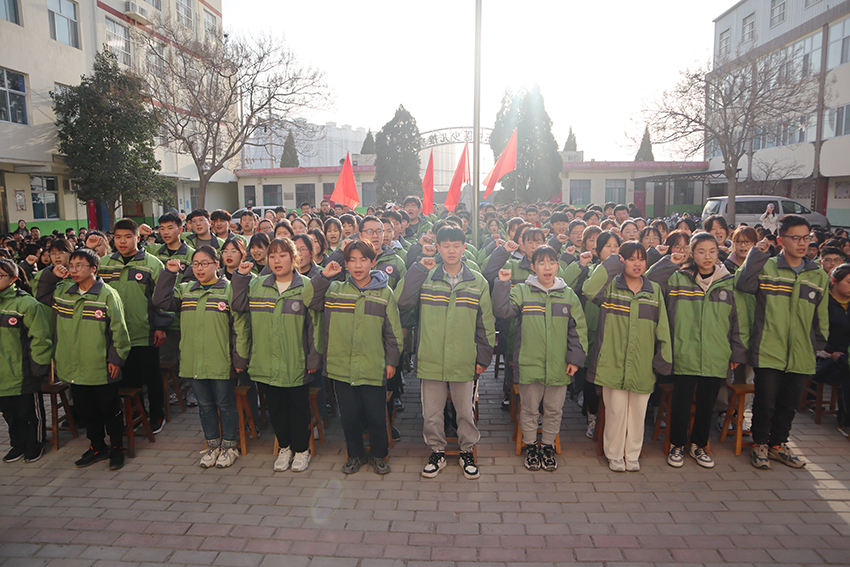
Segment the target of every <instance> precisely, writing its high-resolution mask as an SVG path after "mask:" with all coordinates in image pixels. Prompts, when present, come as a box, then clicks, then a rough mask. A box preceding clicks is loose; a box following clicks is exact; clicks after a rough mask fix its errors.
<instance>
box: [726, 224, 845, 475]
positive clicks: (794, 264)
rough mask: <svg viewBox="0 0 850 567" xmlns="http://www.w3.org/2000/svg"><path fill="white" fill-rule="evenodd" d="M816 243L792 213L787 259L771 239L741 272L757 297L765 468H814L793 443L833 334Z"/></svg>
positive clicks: (755, 458) (756, 402)
mask: <svg viewBox="0 0 850 567" xmlns="http://www.w3.org/2000/svg"><path fill="white" fill-rule="evenodd" d="M810 240H811V236H810V227H809V222H808V221H807V220H806V219H805V218H804V217H801V216H800V215H785V216H784V217H782V218H781V219H779V243H780V245H781V246H782V251H781V252H780V253H779V255H778V256H776V257H775V258H771V257H770V254H769V252H768V250H769V249H770V242H769V241H768V240H767V239H763V240H761V241H760V242H759V243H758V244H757V245H756V246H755V247H753V248H751V249H750V252H749V254H747V259H746V261H745V262H744V265H743V266H742V267H741V269H740V270H738V272H737V273H736V274H735V287H736V288H737V289H738V290H740V291H743V292H745V293H751V294H754V295H755V297H756V308H755V314H754V320H753V321H752V337H751V341H750V358H749V364H750V366H752V367H753V369H754V370H755V374H756V378H755V386H756V391H755V396H754V398H753V425H752V435H753V453H752V464H753V466H754V467H756V468H757V469H769V468H770V459H773V460H775V461H779V462H780V463H783V464H785V465H788V466H789V467H793V468H800V467H804V466H805V465H806V463H805V461H803V460H802V459H800V457H798V456H797V455H795V454H794V452H793V451H792V450H791V448H790V447H789V446H788V436H789V435H790V433H791V424H792V422H793V421H794V414H795V412H796V410H797V406H799V405H800V400H801V399H802V397H803V394H804V390H805V386H806V377H807V376H809V375H812V374H814V373H815V367H816V356H815V353H816V352H817V351H819V350H822V349H823V347H824V346H825V345H826V339H827V336H828V335H829V276H828V275H827V274H826V272H824V271H823V270H822V269H821V268H820V266H818V265H817V264H816V263H815V262H813V261H812V260H810V259H809V258H808V257H807V256H806V249H807V247H808V245H809V241H810Z"/></svg>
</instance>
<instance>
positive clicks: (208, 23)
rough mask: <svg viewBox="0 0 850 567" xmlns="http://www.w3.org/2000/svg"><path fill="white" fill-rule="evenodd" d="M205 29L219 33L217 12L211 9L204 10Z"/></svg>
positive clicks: (210, 32) (211, 32)
mask: <svg viewBox="0 0 850 567" xmlns="http://www.w3.org/2000/svg"><path fill="white" fill-rule="evenodd" d="M204 30H206V32H207V33H208V34H211V35H218V24H217V23H216V19H215V14H213V13H212V12H210V11H209V10H204Z"/></svg>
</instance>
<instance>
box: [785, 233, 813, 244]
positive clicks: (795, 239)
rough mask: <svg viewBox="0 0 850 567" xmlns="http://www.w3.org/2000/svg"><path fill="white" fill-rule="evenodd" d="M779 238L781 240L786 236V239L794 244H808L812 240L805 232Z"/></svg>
mask: <svg viewBox="0 0 850 567" xmlns="http://www.w3.org/2000/svg"><path fill="white" fill-rule="evenodd" d="M781 238H782V239H783V240H785V239H786V238H787V239H788V240H790V241H792V242H793V243H794V244H800V243H804V244H808V243H809V242H811V241H812V237H811V235H809V234H807V235H805V236H782V237H781Z"/></svg>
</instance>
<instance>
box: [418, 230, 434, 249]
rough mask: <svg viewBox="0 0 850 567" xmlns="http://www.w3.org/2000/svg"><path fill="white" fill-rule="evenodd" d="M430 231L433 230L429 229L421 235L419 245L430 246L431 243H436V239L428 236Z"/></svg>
mask: <svg viewBox="0 0 850 567" xmlns="http://www.w3.org/2000/svg"><path fill="white" fill-rule="evenodd" d="M430 232H431V231H430V230H429V231H428V232H426V233H424V234H423V235H422V236H420V237H419V245H420V246H422V247H423V248H424V247H425V246H428V245H429V244H433V243H434V241H433V240H431V237H430V236H428V233H430Z"/></svg>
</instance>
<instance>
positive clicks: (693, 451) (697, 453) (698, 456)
mask: <svg viewBox="0 0 850 567" xmlns="http://www.w3.org/2000/svg"><path fill="white" fill-rule="evenodd" d="M688 454H689V455H690V456H691V457H693V459H694V460H695V461H696V462H697V464H698V465H699V466H701V467H705V468H707V469H711V468H714V459H712V458H711V455H709V454H708V453H706V452H705V449H704V448H702V447H697V445H696V443H691V446H690V448H689V449H688Z"/></svg>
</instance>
